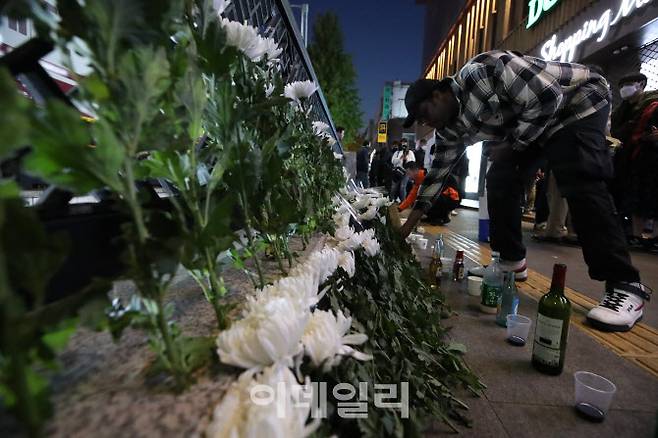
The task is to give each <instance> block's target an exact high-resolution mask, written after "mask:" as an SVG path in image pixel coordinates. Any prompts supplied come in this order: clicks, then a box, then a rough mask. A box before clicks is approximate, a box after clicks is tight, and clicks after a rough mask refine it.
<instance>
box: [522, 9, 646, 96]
mask: <svg viewBox="0 0 658 438" xmlns="http://www.w3.org/2000/svg"><path fill="white" fill-rule="evenodd" d="M529 53H530V54H533V55H535V56H538V57H541V58H544V59H550V60H559V61H566V62H578V63H583V64H588V65H597V66H599V67H601V69H602V70H603V71H604V74H605V76H606V77H607V78H608V80H609V81H610V84H611V85H612V87H613V90H616V86H617V82H618V80H619V79H620V78H621V77H622V76H624V75H627V74H629V73H633V72H638V71H641V72H642V73H644V74H645V75H646V76H647V78H648V84H647V88H648V89H650V90H653V89H658V1H654V0H599V1H596V2H594V3H593V4H592V5H591V6H589V7H587V8H585V9H583V10H582V11H580V12H579V13H578V14H577V15H576V16H574V17H573V19H572V20H570V21H569V22H568V23H567V24H566V25H564V26H562V27H560V28H558V29H556V30H555V31H554V33H553V34H552V35H551V36H550V37H548V38H546V40H545V41H543V42H541V43H539V44H538V45H537V46H536V47H535V48H534V49H532V50H530V51H529ZM614 94H615V101H616V99H617V98H618V95H617V94H616V93H614Z"/></svg>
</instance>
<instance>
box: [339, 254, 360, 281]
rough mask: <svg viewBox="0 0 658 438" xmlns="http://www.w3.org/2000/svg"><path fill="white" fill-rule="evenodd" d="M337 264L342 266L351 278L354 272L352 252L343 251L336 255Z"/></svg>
mask: <svg viewBox="0 0 658 438" xmlns="http://www.w3.org/2000/svg"><path fill="white" fill-rule="evenodd" d="M338 266H340V267H341V268H343V270H344V271H345V272H347V275H348V276H349V277H350V278H352V277H354V274H355V273H356V265H355V263H354V253H353V252H352V251H343V252H342V253H341V254H340V257H338Z"/></svg>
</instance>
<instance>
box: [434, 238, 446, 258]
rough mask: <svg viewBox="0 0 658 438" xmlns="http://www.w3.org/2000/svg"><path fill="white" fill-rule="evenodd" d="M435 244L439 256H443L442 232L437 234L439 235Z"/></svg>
mask: <svg viewBox="0 0 658 438" xmlns="http://www.w3.org/2000/svg"><path fill="white" fill-rule="evenodd" d="M435 245H436V251H437V253H438V256H439V258H440V257H443V252H444V250H445V244H444V243H443V234H439V237H437V238H436V243H435Z"/></svg>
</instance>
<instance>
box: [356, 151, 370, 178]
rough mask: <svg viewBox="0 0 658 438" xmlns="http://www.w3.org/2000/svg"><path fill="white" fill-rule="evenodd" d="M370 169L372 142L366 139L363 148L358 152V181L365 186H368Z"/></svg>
mask: <svg viewBox="0 0 658 438" xmlns="http://www.w3.org/2000/svg"><path fill="white" fill-rule="evenodd" d="M369 171H370V142H369V141H368V140H366V141H364V142H363V144H362V145H361V149H359V152H357V153H356V183H357V184H361V185H362V186H363V188H368V186H369V179H368V172H369Z"/></svg>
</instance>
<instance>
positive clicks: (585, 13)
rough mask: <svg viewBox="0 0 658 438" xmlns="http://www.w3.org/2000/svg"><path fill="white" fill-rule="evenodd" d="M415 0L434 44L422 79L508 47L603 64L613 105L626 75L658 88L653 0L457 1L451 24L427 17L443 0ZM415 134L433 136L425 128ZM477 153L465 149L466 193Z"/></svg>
mask: <svg viewBox="0 0 658 438" xmlns="http://www.w3.org/2000/svg"><path fill="white" fill-rule="evenodd" d="M417 3H422V4H424V5H425V6H426V23H425V38H424V42H425V43H426V44H427V43H428V42H429V43H431V42H432V41H437V43H436V44H435V46H434V47H433V49H432V50H430V49H428V48H427V47H426V48H425V49H426V51H427V53H428V56H427V58H426V62H425V64H424V66H423V72H422V77H425V78H429V79H441V78H443V77H445V76H448V75H453V74H455V73H456V72H457V71H459V69H461V68H462V67H463V66H464V64H465V63H466V62H467V61H468V60H469V59H471V58H472V57H473V56H475V55H476V54H478V53H481V52H486V51H488V50H494V49H505V50H515V51H519V52H522V53H526V54H529V55H532V56H537V57H539V58H544V59H549V60H558V61H565V62H578V63H582V64H587V65H596V66H598V67H600V68H601V69H602V70H603V72H604V75H605V76H606V78H608V81H609V82H610V85H611V86H612V89H613V96H614V101H613V104H614V103H616V102H617V101H618V99H619V97H618V93H617V82H618V80H619V79H620V78H621V77H622V76H624V75H626V74H629V73H634V72H638V71H640V72H642V73H644V74H645V75H646V76H647V78H648V84H647V89H648V90H652V89H658V0H467V1H463V2H456V3H460V4H461V5H462V8H461V10H460V12H459V13H458V14H457V15H456V18H455V19H454V20H453V21H452V22H451V23H450V24H449V25H448V24H446V22H445V20H436V21H434V22H433V21H432V20H431V17H432V16H433V12H432V11H435V10H436V9H437V8H445V7H446V2H445V1H443V0H423V1H421V0H418V1H417ZM448 3H452V2H448ZM447 14H448V15H450V16H452V15H454V11H447ZM417 133H418V135H419V137H425V138H428V139H431V138H432V137H433V131H432V130H429V129H427V128H423V127H418V128H417ZM479 151H481V144H476V145H471V146H470V147H469V148H468V150H467V153H468V155H469V158H470V159H471V165H469V169H470V172H469V182H470V184H469V190H474V188H475V187H476V186H477V187H479V191H480V192H481V191H482V186H483V184H482V182H483V180H484V178H483V176H484V172H485V171H486V165H485V163H482V164H480V159H479V156H478V154H479ZM473 160H477V164H478V165H477V166H476V165H475V164H476V163H474V162H473ZM478 168H479V171H478Z"/></svg>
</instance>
